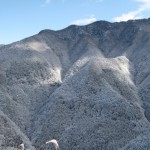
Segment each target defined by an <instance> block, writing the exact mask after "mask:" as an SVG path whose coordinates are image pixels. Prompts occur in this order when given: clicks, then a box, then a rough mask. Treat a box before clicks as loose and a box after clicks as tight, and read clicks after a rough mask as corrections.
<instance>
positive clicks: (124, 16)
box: [113, 9, 142, 22]
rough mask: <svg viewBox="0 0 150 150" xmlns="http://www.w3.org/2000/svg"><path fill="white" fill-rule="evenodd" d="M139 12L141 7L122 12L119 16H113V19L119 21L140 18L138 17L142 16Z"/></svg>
mask: <svg viewBox="0 0 150 150" xmlns="http://www.w3.org/2000/svg"><path fill="white" fill-rule="evenodd" d="M141 12H142V9H138V10H136V11H131V12H129V13H126V14H122V15H121V16H119V17H115V18H113V21H116V22H120V21H128V20H131V19H140V18H142V16H141Z"/></svg>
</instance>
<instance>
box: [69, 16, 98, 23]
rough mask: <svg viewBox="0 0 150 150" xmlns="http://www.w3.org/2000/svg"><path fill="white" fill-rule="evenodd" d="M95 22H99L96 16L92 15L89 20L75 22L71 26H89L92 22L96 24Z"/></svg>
mask: <svg viewBox="0 0 150 150" xmlns="http://www.w3.org/2000/svg"><path fill="white" fill-rule="evenodd" d="M95 21H97V19H96V18H95V17H94V15H91V16H90V17H89V18H85V19H79V20H75V21H73V22H72V23H71V24H74V25H86V24H89V23H92V22H95Z"/></svg>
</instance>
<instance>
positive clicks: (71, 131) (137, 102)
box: [0, 19, 150, 150]
mask: <svg viewBox="0 0 150 150" xmlns="http://www.w3.org/2000/svg"><path fill="white" fill-rule="evenodd" d="M149 37H150V20H149V19H144V20H135V21H134V20H133V21H128V22H121V23H109V22H105V21H99V22H95V23H93V24H90V25H87V26H81V27H79V26H74V25H73V26H69V27H68V28H66V29H63V30H60V31H51V30H43V31H41V32H39V34H37V35H34V36H32V37H29V38H26V39H23V40H21V41H18V42H16V43H12V44H9V45H4V46H2V47H0V110H1V111H0V116H1V117H0V118H1V121H0V126H1V127H2V128H3V130H0V142H1V143H0V144H1V148H6V147H14V148H17V147H18V146H19V144H21V143H22V142H23V143H25V144H26V146H27V147H28V148H29V149H34V148H35V149H37V150H38V149H41V150H42V149H44V148H46V147H45V142H46V141H47V140H49V139H52V138H55V139H57V140H58V141H59V143H60V147H61V149H65V150H70V149H71V150H76V149H78V150H84V149H86V150H91V149H93V150H94V149H95V150H97V149H99V150H110V149H112V150H119V149H121V148H122V149H125V150H127V149H131V147H133V148H135V147H136V146H137V144H136V143H137V142H138V141H141V142H140V143H141V144H140V146H141V148H143V149H144V148H145V147H149V142H146V141H145V142H143V139H149V134H148V133H149V131H150V123H149V121H150V116H149V113H150V92H149V91H150V88H149V87H150V82H149V79H150V60H149V58H150V53H149V47H150V38H149ZM9 135H11V136H10V137H9ZM1 137H2V138H1ZM16 137H17V139H18V140H16ZM31 143H32V144H31ZM31 145H34V147H32V146H31ZM145 149H146V148H145Z"/></svg>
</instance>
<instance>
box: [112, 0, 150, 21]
mask: <svg viewBox="0 0 150 150" xmlns="http://www.w3.org/2000/svg"><path fill="white" fill-rule="evenodd" d="M134 1H136V2H138V3H140V4H141V5H140V7H139V9H137V10H135V11H131V12H128V13H126V14H122V15H121V16H119V17H115V18H113V21H116V22H120V21H128V20H132V19H140V18H142V12H144V11H146V10H150V0H134Z"/></svg>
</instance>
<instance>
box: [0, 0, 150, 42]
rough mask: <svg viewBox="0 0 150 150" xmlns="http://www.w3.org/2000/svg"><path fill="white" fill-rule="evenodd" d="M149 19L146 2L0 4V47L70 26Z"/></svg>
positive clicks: (11, 0)
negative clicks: (47, 30) (43, 32)
mask: <svg viewBox="0 0 150 150" xmlns="http://www.w3.org/2000/svg"><path fill="white" fill-rule="evenodd" d="M148 17H150V0H0V44H8V43H11V42H14V41H18V40H21V39H23V38H25V37H28V36H31V35H34V34H36V33H38V32H39V31H41V30H43V29H52V30H60V29H63V28H65V27H67V26H69V25H71V24H77V25H85V24H88V23H91V22H94V21H97V20H106V21H110V22H115V21H117V22H119V21H127V20H129V19H139V18H148Z"/></svg>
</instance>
